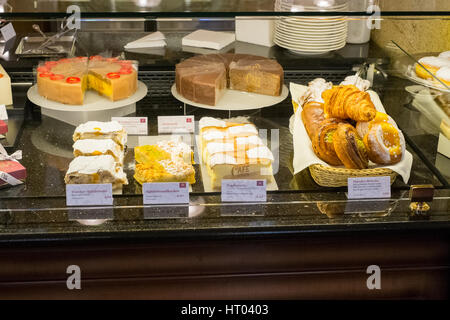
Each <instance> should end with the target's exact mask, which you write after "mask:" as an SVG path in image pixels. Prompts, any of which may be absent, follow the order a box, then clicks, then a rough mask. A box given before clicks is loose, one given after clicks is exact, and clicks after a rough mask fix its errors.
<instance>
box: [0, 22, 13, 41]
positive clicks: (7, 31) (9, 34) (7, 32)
mask: <svg viewBox="0 0 450 320" xmlns="http://www.w3.org/2000/svg"><path fill="white" fill-rule="evenodd" d="M0 32H1V33H2V36H3V39H4V40H5V42H6V41H8V40H10V39H12V38H14V37H15V36H16V31H15V30H14V27H13V25H12V23H8V24H7V25H5V26H4V27H2V28H1V29H0Z"/></svg>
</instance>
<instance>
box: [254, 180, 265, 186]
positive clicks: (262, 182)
mask: <svg viewBox="0 0 450 320" xmlns="http://www.w3.org/2000/svg"><path fill="white" fill-rule="evenodd" d="M256 185H257V186H258V187H262V186H263V185H264V181H256Z"/></svg>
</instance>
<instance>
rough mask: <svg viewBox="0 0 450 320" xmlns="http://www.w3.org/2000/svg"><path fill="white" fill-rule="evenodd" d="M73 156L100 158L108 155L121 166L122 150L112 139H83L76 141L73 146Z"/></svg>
mask: <svg viewBox="0 0 450 320" xmlns="http://www.w3.org/2000/svg"><path fill="white" fill-rule="evenodd" d="M73 155H74V156H75V157H79V156H100V155H110V156H113V157H114V160H115V161H116V162H118V163H119V164H120V165H123V156H124V154H123V150H122V148H121V147H120V146H119V145H118V144H117V143H116V142H114V141H113V140H112V139H84V140H77V141H75V143H74V144H73Z"/></svg>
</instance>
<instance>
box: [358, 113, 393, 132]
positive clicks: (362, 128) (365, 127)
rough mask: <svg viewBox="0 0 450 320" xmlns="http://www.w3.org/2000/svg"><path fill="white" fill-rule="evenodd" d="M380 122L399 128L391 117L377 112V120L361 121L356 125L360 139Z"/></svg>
mask: <svg viewBox="0 0 450 320" xmlns="http://www.w3.org/2000/svg"><path fill="white" fill-rule="evenodd" d="M378 122H386V123H390V124H392V125H393V126H394V127H396V128H397V124H396V123H395V121H394V119H392V117H391V116H389V115H387V114H386V113H383V112H379V111H377V114H376V116H375V118H374V119H373V120H372V121H359V122H357V123H356V131H358V134H359V136H360V137H364V136H365V135H366V134H367V132H369V127H370V126H371V125H372V124H374V123H378Z"/></svg>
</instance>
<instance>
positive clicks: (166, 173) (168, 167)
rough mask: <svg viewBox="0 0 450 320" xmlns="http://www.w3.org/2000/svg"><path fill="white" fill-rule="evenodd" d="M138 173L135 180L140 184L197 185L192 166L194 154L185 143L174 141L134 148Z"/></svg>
mask: <svg viewBox="0 0 450 320" xmlns="http://www.w3.org/2000/svg"><path fill="white" fill-rule="evenodd" d="M134 157H135V159H136V162H137V163H136V171H135V175H134V178H135V179H136V181H137V182H139V183H141V184H142V183H147V182H189V183H190V184H194V183H195V170H194V167H193V166H192V163H193V153H192V150H191V148H190V147H189V146H188V145H187V144H185V143H183V142H176V141H172V140H164V141H159V142H157V143H156V144H154V145H145V146H139V147H136V148H134Z"/></svg>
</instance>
